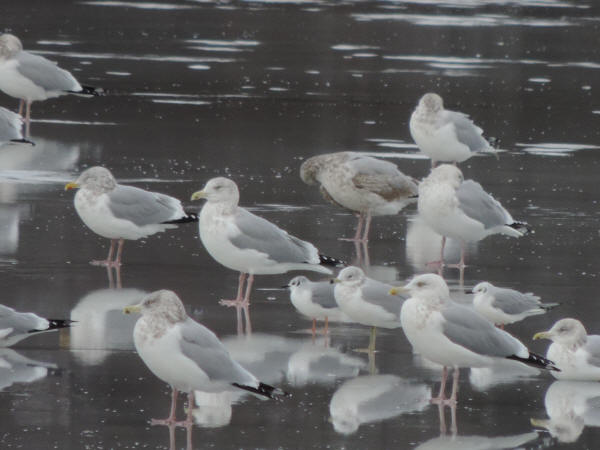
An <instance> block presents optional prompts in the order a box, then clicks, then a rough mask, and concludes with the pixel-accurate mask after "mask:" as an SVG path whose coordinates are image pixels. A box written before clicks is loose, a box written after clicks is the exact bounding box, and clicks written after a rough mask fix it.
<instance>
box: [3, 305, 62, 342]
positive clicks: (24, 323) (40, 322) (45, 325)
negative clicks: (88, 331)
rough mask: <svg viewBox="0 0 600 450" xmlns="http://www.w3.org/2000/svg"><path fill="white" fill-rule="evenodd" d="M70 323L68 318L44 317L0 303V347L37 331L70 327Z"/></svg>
mask: <svg viewBox="0 0 600 450" xmlns="http://www.w3.org/2000/svg"><path fill="white" fill-rule="evenodd" d="M71 323H73V322H72V321H71V320H68V319H45V318H43V317H40V316H38V315H36V314H34V313H23V312H18V311H15V310H14V309H13V308H10V307H8V306H4V305H0V347H10V346H11V345H14V344H16V343H17V342H19V341H22V340H23V339H25V338H28V337H30V336H34V335H36V334H39V333H45V332H47V331H54V330H58V329H60V328H67V327H70V326H71Z"/></svg>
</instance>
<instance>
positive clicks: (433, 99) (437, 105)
mask: <svg viewBox="0 0 600 450" xmlns="http://www.w3.org/2000/svg"><path fill="white" fill-rule="evenodd" d="M419 108H423V109H425V112H427V113H437V112H439V111H441V110H443V109H444V101H443V100H442V97H440V96H439V95H437V94H434V93H433V92H429V93H427V94H425V95H424V96H423V97H421V100H419Z"/></svg>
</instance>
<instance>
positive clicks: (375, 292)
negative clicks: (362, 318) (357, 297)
mask: <svg viewBox="0 0 600 450" xmlns="http://www.w3.org/2000/svg"><path fill="white" fill-rule="evenodd" d="M392 287H393V286H391V285H389V284H386V283H382V282H381V281H377V280H373V279H372V278H367V279H366V280H365V283H364V284H363V285H362V287H361V295H362V298H363V299H364V300H365V301H366V302H367V303H372V304H374V305H378V306H381V307H382V308H383V309H385V310H386V311H387V312H389V313H391V314H395V315H397V316H398V317H400V309H402V304H403V303H404V300H406V297H403V296H400V295H390V289H392Z"/></svg>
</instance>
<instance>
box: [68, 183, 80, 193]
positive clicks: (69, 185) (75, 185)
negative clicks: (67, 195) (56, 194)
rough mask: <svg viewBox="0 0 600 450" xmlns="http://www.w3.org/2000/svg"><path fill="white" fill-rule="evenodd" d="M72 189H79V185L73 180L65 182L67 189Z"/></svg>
mask: <svg viewBox="0 0 600 450" xmlns="http://www.w3.org/2000/svg"><path fill="white" fill-rule="evenodd" d="M71 189H79V185H78V184H77V183H75V182H73V181H72V182H70V183H67V184H65V191H70V190H71Z"/></svg>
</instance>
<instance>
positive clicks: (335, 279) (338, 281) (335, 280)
mask: <svg viewBox="0 0 600 450" xmlns="http://www.w3.org/2000/svg"><path fill="white" fill-rule="evenodd" d="M341 282H342V280H340V279H339V278H332V279H331V281H330V283H331V284H335V283H341Z"/></svg>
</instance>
